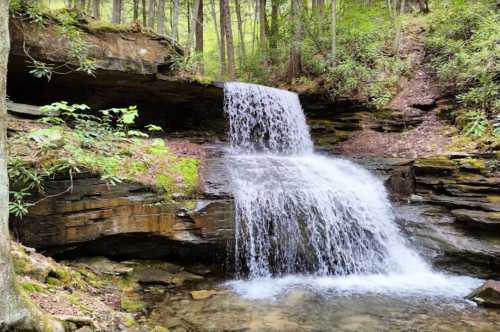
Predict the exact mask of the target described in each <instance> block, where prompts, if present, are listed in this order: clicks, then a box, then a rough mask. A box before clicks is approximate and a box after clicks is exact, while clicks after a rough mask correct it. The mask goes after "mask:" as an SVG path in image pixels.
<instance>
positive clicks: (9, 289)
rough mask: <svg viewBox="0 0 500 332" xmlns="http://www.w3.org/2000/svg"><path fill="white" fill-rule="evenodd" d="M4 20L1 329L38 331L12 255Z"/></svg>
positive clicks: (4, 1)
mask: <svg viewBox="0 0 500 332" xmlns="http://www.w3.org/2000/svg"><path fill="white" fill-rule="evenodd" d="M0 17H2V18H7V17H9V1H8V0H0ZM8 21H9V20H7V19H2V20H0V299H1V300H0V330H2V331H18V330H22V331H24V330H26V331H31V330H33V329H35V328H34V327H33V326H32V325H33V323H34V322H33V321H32V319H31V313H30V312H29V311H28V310H27V309H26V308H25V304H24V303H22V302H21V300H20V295H19V294H17V291H16V286H15V277H14V268H13V266H12V258H11V255H10V236H9V178H8V176H7V155H6V154H7V150H6V143H7V109H6V105H5V99H6V83H7V60H8V55H9V46H10V41H9V24H8Z"/></svg>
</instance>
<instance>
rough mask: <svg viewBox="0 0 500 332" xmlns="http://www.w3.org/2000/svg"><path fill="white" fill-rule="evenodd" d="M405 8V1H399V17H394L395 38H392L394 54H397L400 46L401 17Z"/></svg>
mask: <svg viewBox="0 0 500 332" xmlns="http://www.w3.org/2000/svg"><path fill="white" fill-rule="evenodd" d="M405 6H406V1H405V0H401V3H400V7H399V15H398V16H399V17H396V18H395V19H396V37H395V38H394V49H395V50H396V53H397V52H399V46H400V44H401V33H402V32H401V29H402V27H401V15H402V14H403V13H404V11H405Z"/></svg>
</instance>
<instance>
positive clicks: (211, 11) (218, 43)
mask: <svg viewBox="0 0 500 332" xmlns="http://www.w3.org/2000/svg"><path fill="white" fill-rule="evenodd" d="M210 14H211V15H212V21H213V22H214V29H215V37H216V40H217V49H219V50H220V36H219V26H218V24H217V14H216V13H215V0H210Z"/></svg>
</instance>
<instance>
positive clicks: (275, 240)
mask: <svg viewBox="0 0 500 332" xmlns="http://www.w3.org/2000/svg"><path fill="white" fill-rule="evenodd" d="M224 109H225V112H226V114H227V117H228V119H229V134H228V136H229V137H228V138H229V143H230V147H229V148H228V151H227V153H226V165H227V170H228V173H229V176H230V179H231V184H232V191H233V195H234V201H235V248H234V255H235V267H236V273H237V277H238V280H236V281H233V282H230V284H232V285H233V286H235V288H236V289H237V290H238V291H240V292H242V293H244V294H246V295H248V296H250V297H265V296H268V295H275V293H279V292H280V291H281V290H284V289H286V288H287V287H289V286H293V285H296V284H307V285H308V287H318V288H322V289H323V288H327V289H337V290H344V291H347V290H357V291H375V292H378V291H396V292H397V291H398V290H399V291H404V292H409V293H411V292H412V291H414V292H421V291H423V292H424V293H425V292H427V291H430V292H438V293H440V294H445V295H455V294H456V293H460V292H462V293H463V292H465V293H466V292H467V291H468V290H470V288H473V287H475V286H476V285H477V284H478V281H477V279H473V278H468V277H451V276H447V275H444V274H440V273H437V272H433V271H432V269H431V267H430V266H429V265H428V264H427V263H426V262H425V261H424V260H423V259H422V258H421V257H420V256H419V254H418V253H417V251H416V250H414V249H413V248H411V247H410V246H409V244H408V243H407V241H406V239H405V238H404V237H403V235H402V234H401V231H400V230H399V227H398V225H397V223H396V221H395V216H394V212H393V208H392V206H391V203H390V201H389V199H388V195H387V192H386V190H385V188H384V185H383V183H382V181H381V180H380V179H378V178H377V177H376V176H375V175H372V174H371V173H370V172H369V171H367V170H366V169H364V168H363V167H361V166H359V165H357V164H355V163H353V162H351V161H348V160H345V159H341V158H331V157H326V156H322V155H319V154H317V153H315V152H314V151H313V143H312V141H311V137H310V134H309V128H308V126H307V124H306V121H305V116H304V113H303V111H302V108H301V105H300V101H299V98H298V96H297V94H295V93H292V92H288V91H284V90H280V89H275V88H269V87H264V86H260V85H255V84H247V83H238V82H227V83H225V86H224ZM245 279H246V280H245ZM262 281H266V282H267V283H266V284H263V283H262ZM242 282H243V283H242ZM460 290H461V291H460Z"/></svg>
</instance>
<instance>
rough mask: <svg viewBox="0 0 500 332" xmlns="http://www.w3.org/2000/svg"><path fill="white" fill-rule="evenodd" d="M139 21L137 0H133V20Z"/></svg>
mask: <svg viewBox="0 0 500 332" xmlns="http://www.w3.org/2000/svg"><path fill="white" fill-rule="evenodd" d="M137 21H139V0H134V22H137Z"/></svg>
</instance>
